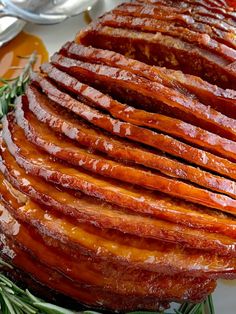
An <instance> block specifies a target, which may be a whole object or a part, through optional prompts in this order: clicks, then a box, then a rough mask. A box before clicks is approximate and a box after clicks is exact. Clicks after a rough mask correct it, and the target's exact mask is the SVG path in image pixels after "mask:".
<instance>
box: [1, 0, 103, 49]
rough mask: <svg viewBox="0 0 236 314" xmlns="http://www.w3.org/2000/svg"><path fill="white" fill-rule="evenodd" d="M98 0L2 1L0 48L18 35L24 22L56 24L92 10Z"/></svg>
mask: <svg viewBox="0 0 236 314" xmlns="http://www.w3.org/2000/svg"><path fill="white" fill-rule="evenodd" d="M96 2H97V0H54V1H51V0H41V1H35V0H13V1H10V0H2V1H0V47H1V46H2V45H4V44H5V43H7V42H8V41H10V40H11V39H13V38H14V37H15V36H16V35H18V34H19V33H20V32H21V30H22V29H23V27H24V26H25V22H24V21H29V22H32V23H36V24H56V23H60V22H62V21H64V20H65V19H67V18H68V17H71V16H75V15H78V14H80V13H81V12H84V11H86V10H90V9H91V8H92V6H93V5H94V4H95V3H96Z"/></svg>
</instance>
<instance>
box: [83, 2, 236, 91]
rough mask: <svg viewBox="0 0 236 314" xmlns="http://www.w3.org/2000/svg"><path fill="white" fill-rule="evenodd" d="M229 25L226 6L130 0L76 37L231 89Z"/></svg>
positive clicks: (232, 24)
mask: <svg viewBox="0 0 236 314" xmlns="http://www.w3.org/2000/svg"><path fill="white" fill-rule="evenodd" d="M176 2H177V4H176ZM216 11H217V12H216ZM235 25H236V20H235V12H232V10H231V9H229V8H227V7H225V8H224V9H222V10H220V11H219V8H218V7H215V6H214V5H212V4H203V3H202V1H200V2H199V4H197V3H195V4H193V2H188V1H167V2H166V1H145V0H144V1H134V2H132V3H124V4H122V5H120V6H118V7H117V8H115V9H114V10H113V11H112V12H111V13H108V14H105V15H104V16H102V17H101V19H99V20H98V21H96V22H94V23H93V24H92V25H91V26H89V27H88V28H87V29H86V30H85V31H82V32H81V34H79V35H78V37H77V41H78V42H81V43H82V44H85V45H92V46H94V47H97V48H103V49H109V50H114V51H116V52H121V53H123V54H125V55H127V56H130V57H134V58H135V59H138V60H141V61H144V62H146V63H149V64H155V65H159V66H166V67H169V68H172V69H180V70H182V71H183V72H186V73H189V74H194V75H198V76H200V77H202V78H204V79H205V80H207V81H209V82H211V83H213V84H217V85H219V86H221V87H223V88H234V89H235V87H236V84H235V78H236V76H235V64H236V58H235V45H236V42H235Z"/></svg>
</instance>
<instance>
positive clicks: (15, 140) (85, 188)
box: [3, 119, 236, 214]
mask: <svg viewBox="0 0 236 314" xmlns="http://www.w3.org/2000/svg"><path fill="white" fill-rule="evenodd" d="M3 125H4V128H3V137H4V139H5V141H6V143H7V146H8V148H9V150H10V152H11V153H12V154H13V155H14V156H15V157H16V158H17V161H18V163H20V165H21V166H22V167H24V168H25V170H26V171H29V172H31V173H32V174H36V175H39V176H41V177H44V178H45V179H47V180H49V181H51V182H54V183H59V184H60V185H62V186H64V187H69V188H71V189H75V190H81V191H82V192H84V193H86V194H88V195H91V196H96V197H99V198H101V199H104V200H105V201H108V202H114V203H115V204H117V205H118V204H119V202H122V205H123V206H126V204H129V205H127V206H128V207H129V206H130V207H129V208H131V209H134V208H135V205H134V201H132V200H134V199H135V198H134V196H132V197H131V195H132V194H133V195H134V194H135V192H134V191H135V190H134V189H131V190H130V192H128V193H126V192H127V191H128V190H129V188H128V186H126V185H122V184H121V183H119V185H118V186H117V185H116V182H113V181H111V182H107V181H106V180H104V179H103V178H100V177H96V176H91V175H90V174H88V173H87V172H85V171H84V170H82V169H81V168H78V167H77V168H76V169H75V168H70V167H67V166H66V165H65V166H64V167H63V169H62V170H59V169H60V167H59V165H57V162H56V161H55V162H54V161H53V162H52V161H51V160H50V159H49V158H48V155H46V154H43V153H40V152H38V153H36V147H35V146H33V145H30V144H29V143H27V144H25V145H24V147H22V146H21V145H20V142H22V141H23V142H24V141H25V136H24V133H23V131H22V130H20V129H18V128H17V126H16V125H10V124H8V122H7V120H6V119H5V120H3ZM13 134H14V137H13V136H12V135H13ZM17 135H18V136H17ZM39 156H40V157H39ZM42 160H43V161H44V165H43V166H40V164H41V163H42ZM95 161H96V160H95ZM93 164H94V163H93ZM95 165H96V163H95ZM83 166H85V164H83ZM98 169H99V168H98ZM98 169H97V167H96V169H95V171H96V172H98ZM89 170H90V171H92V172H94V166H92V167H91V169H90V168H89ZM120 170H121V169H120ZM127 170H128V168H127ZM131 171H132V169H130V172H131ZM124 176H125V173H124ZM124 178H125V177H124ZM131 178H132V181H133V183H136V184H137V185H140V184H141V185H143V186H146V187H147V188H149V189H154V190H159V191H161V192H164V193H167V194H170V195H174V196H176V197H180V198H182V197H183V198H184V199H185V198H186V196H185V195H184V194H183V193H184V191H185V192H186V191H187V190H188V198H187V199H188V200H191V201H192V202H193V203H194V202H196V203H198V204H199V203H200V204H202V205H206V206H209V207H212V208H217V209H219V210H221V211H223V212H228V213H231V214H235V213H236V200H234V199H232V198H230V197H228V196H225V195H221V194H217V193H213V192H209V191H207V190H203V189H199V188H195V187H194V186H190V185H189V186H188V185H187V184H185V183H182V184H181V182H180V181H175V180H173V179H170V178H167V177H164V176H160V175H154V174H151V173H150V174H149V173H146V177H145V176H144V172H143V173H142V174H140V178H139V172H138V169H135V171H134V173H132V177H131ZM142 178H143V179H142ZM141 179H142V183H141V181H140V182H139V181H138V180H141ZM126 180H127V179H126ZM133 190H134V191H133ZM129 194H131V195H129ZM139 194H140V197H141V196H142V195H145V194H146V193H145V190H144V191H142V192H141V193H140V192H139ZM139 194H138V193H137V196H136V201H135V203H140V202H139V201H138V199H139V196H138V195H139ZM141 203H142V202H141ZM139 206H140V205H139Z"/></svg>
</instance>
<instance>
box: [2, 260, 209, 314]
mask: <svg viewBox="0 0 236 314" xmlns="http://www.w3.org/2000/svg"><path fill="white" fill-rule="evenodd" d="M0 266H2V267H4V268H6V267H9V268H12V266H11V265H9V264H7V263H5V262H4V261H3V260H2V259H1V258H0ZM0 313H2V314H75V313H76V312H75V311H71V310H68V309H65V308H62V307H59V306H57V305H54V304H51V303H47V302H45V301H44V300H42V299H39V298H37V297H35V296H34V295H33V294H32V293H30V292H29V291H28V290H22V289H21V288H20V287H18V286H17V285H16V284H14V283H13V282H12V281H11V280H10V279H8V278H7V277H6V276H4V275H3V273H2V271H1V269H0ZM77 313H80V314H101V313H98V312H94V311H89V310H88V311H83V312H77ZM174 313H175V314H215V311H214V306H213V302H212V297H211V296H209V297H208V298H207V299H206V300H205V301H204V302H202V303H199V304H195V305H193V304H189V303H184V304H182V305H181V306H180V308H179V309H178V310H175V312H174ZM174 313H170V312H164V313H162V314H174ZM127 314H161V313H157V312H143V311H137V312H130V313H127Z"/></svg>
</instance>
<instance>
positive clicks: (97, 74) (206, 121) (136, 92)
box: [51, 54, 236, 140]
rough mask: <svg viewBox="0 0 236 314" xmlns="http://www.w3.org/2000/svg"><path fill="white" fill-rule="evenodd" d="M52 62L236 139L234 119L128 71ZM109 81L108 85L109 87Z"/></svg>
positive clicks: (63, 60)
mask: <svg viewBox="0 0 236 314" xmlns="http://www.w3.org/2000/svg"><path fill="white" fill-rule="evenodd" d="M51 61H52V63H53V64H54V65H56V66H57V67H59V68H60V69H62V70H63V71H65V72H67V73H68V74H71V75H73V76H75V77H77V78H79V79H85V80H86V75H87V74H88V72H90V73H91V72H92V73H93V79H94V81H95V82H96V85H98V86H104V83H105V85H106V89H107V88H108V89H109V90H110V91H111V92H114V93H119V94H120V93H123V95H124V96H123V97H126V96H127V97H128V98H130V100H132V101H133V103H135V102H136V106H141V108H142V109H146V110H147V111H152V112H160V113H163V114H166V115H170V113H171V116H172V117H175V118H181V119H182V120H183V121H187V122H190V123H192V124H194V125H197V126H200V127H202V128H203V129H206V130H208V131H211V132H213V133H217V134H219V135H221V136H223V137H226V138H229V139H231V140H235V139H236V127H235V125H236V123H235V120H234V119H231V118H229V117H226V116H224V115H223V114H221V113H220V112H217V111H215V110H214V109H212V108H211V107H207V106H205V105H203V104H202V103H200V102H198V101H197V100H195V99H191V98H187V97H186V96H184V95H183V94H181V93H179V92H177V91H174V90H172V89H169V88H167V87H165V86H163V85H162V84H160V83H157V82H152V81H149V80H147V79H145V78H143V77H140V76H138V75H136V74H133V73H132V72H130V71H127V70H122V69H119V68H114V67H108V66H105V65H104V66H103V65H99V64H96V65H95V64H91V63H87V62H82V61H79V60H74V59H70V58H67V57H64V56H62V55H60V54H54V56H53V57H52V58H51ZM108 82H110V83H111V85H110V87H109V85H108ZM132 94H133V96H132ZM141 102H142V103H141Z"/></svg>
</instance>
